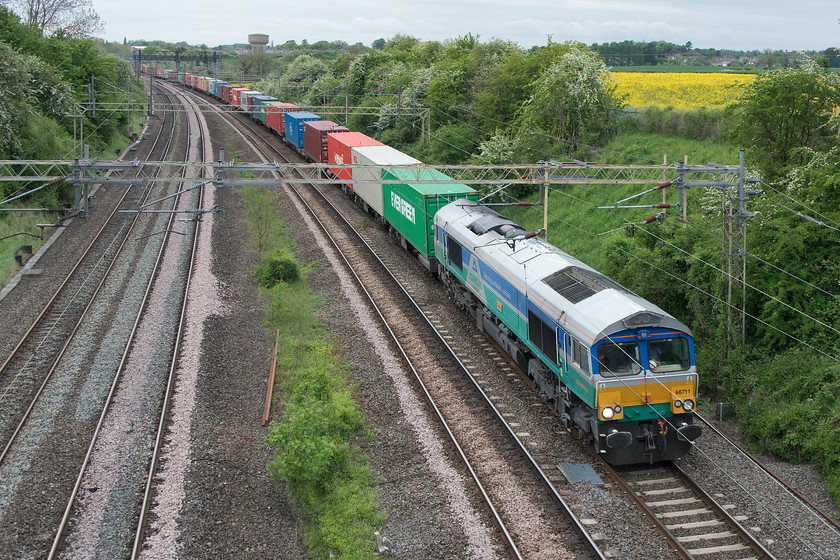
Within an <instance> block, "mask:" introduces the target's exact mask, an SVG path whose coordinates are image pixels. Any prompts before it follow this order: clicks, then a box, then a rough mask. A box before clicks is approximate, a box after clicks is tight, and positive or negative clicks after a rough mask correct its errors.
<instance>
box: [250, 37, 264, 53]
mask: <svg viewBox="0 0 840 560" xmlns="http://www.w3.org/2000/svg"><path fill="white" fill-rule="evenodd" d="M248 42H249V43H251V52H255V53H260V52H265V46H266V45H267V44H268V35H266V34H265V33H251V34H250V35H248Z"/></svg>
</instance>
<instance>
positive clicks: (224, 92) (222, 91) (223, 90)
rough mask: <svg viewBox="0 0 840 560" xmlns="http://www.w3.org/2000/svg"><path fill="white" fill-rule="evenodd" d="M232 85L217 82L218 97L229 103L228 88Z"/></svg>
mask: <svg viewBox="0 0 840 560" xmlns="http://www.w3.org/2000/svg"><path fill="white" fill-rule="evenodd" d="M232 87H233V86H232V85H230V84H219V99H221V100H222V101H224V102H225V103H230V88H232Z"/></svg>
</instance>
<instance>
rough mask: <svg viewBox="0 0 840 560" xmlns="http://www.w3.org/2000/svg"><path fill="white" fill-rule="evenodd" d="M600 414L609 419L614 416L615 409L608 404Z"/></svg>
mask: <svg viewBox="0 0 840 560" xmlns="http://www.w3.org/2000/svg"><path fill="white" fill-rule="evenodd" d="M601 416H603V417H604V420H610V419H611V418H612V417H613V416H615V411H614V410H613V409H611V408H610V407H608V406H607V407H604V410H602V411H601Z"/></svg>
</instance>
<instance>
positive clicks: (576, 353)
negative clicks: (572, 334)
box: [572, 338, 589, 373]
mask: <svg viewBox="0 0 840 560" xmlns="http://www.w3.org/2000/svg"><path fill="white" fill-rule="evenodd" d="M572 363H573V364H575V365H576V366H577V367H579V368H580V369H581V370H583V371H584V373H589V352H587V351H586V346H584V345H583V344H581V343H580V342H578V341H577V339H575V338H572Z"/></svg>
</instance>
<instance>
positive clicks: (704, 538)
mask: <svg viewBox="0 0 840 560" xmlns="http://www.w3.org/2000/svg"><path fill="white" fill-rule="evenodd" d="M241 120H246V119H244V118H243V119H241ZM248 127H249V128H250V129H251V132H250V133H249V134H250V135H252V136H259V135H260V134H261V133H262V134H264V133H265V131H263V130H257V125H254V124H251V123H249V125H248ZM240 134H242V133H240ZM243 137H244V135H243ZM252 141H253V142H259V143H262V142H263V140H258V139H256V138H252ZM267 145H268V143H266V147H265V148H264V149H266V150H268V149H272V150H274V149H275V148H268V147H267ZM277 156H279V152H273V155H272V156H264V162H266V163H267V162H268V161H269V160H271V159H275V157H277ZM281 159H282V158H281ZM312 190H314V188H313V189H308V188H307V189H301V194H302V195H303V196H306V193H309V192H311V191H312ZM323 190H325V191H335V192H337V191H338V189H334V188H331V187H325V188H324V189H323ZM327 196H328V197H331V198H332V197H333V194H328V195H327ZM307 202H308V203H310V204H312V205H313V211H312V212H310V215H314V216H318V217H319V218H322V219H323V218H324V217H325V216H326V215H328V214H329V212H330V211H328V210H327V209H325V208H323V207H320V206H318V207H317V208H318V209H314V208H315V206H314V205H315V202H314V201H312V200H311V199H307ZM318 204H320V203H318ZM363 219H365V220H367V222H366V223H362V222H356V224H355V225H356V229H357V230H358V231H359V234H360V236H361V237H362V238H365V239H366V240H367V241H368V242H369V243H370V245H371V246H374V247H375V249H374V251H375V252H376V253H377V254H378V255H379V257H380V258H381V260H382V261H383V262H384V263H385V268H388V269H390V270H393V271H396V273H395V275H396V276H398V277H399V283H400V284H402V285H403V287H404V289H406V290H407V291H408V292H410V293H412V295H413V296H414V297H415V299H416V300H417V301H418V305H420V308H421V309H423V311H422V313H425V314H426V316H428V317H429V318H430V323H432V324H433V325H434V324H435V323H437V325H435V327H436V330H437V331H438V333H437V334H429V333H423V334H413V335H412V334H402V335H401V334H399V333H398V332H397V331H399V330H400V329H402V327H401V326H400V327H398V328H393V329H392V331H394V336H395V337H397V338H399V337H400V336H402V338H403V339H405V340H408V341H409V342H408V343H407V344H406V345H405V346H406V348H404V350H403V352H404V353H405V355H406V356H407V357H409V359H411V358H412V354H413V353H415V352H417V349H415V348H411V346H412V345H413V346H416V345H417V343H416V341H417V340H428V339H429V338H431V337H437V338H439V339H442V340H444V341H447V342H449V341H453V340H454V341H456V342H455V344H457V340H461V341H462V342H463V343H464V344H466V345H468V346H469V345H472V346H474V347H477V348H480V349H481V351H483V352H484V353H486V354H487V355H488V356H493V358H491V359H492V360H494V361H496V360H498V361H497V362H496V364H499V372H501V375H502V376H504V377H507V378H509V379H511V380H519V379H520V378H519V374H518V373H517V372H515V371H514V370H512V369H510V368H509V367H507V368H506V367H505V366H504V361H505V359H504V358H503V357H501V355H500V354H495V353H494V352H495V350H494V349H493V345H492V344H489V343H488V341H486V340H483V338H481V337H478V338H475V337H472V336H463V335H464V334H465V331H464V330H461V328H460V327H459V326H454V327H453V323H451V322H450V321H446V322H443V321H440V320H437V319H433V318H434V317H437V316H438V310H437V309H435V305H436V304H435V303H434V301H436V300H435V298H434V297H430V295H429V293H428V290H427V289H426V288H424V287H423V286H418V287H417V288H416V289H413V288H412V287H411V285H412V283H413V282H414V280H412V275H411V274H405V273H404V271H406V270H407V269H409V268H411V267H414V268H417V264H416V263H414V262H413V260H412V259H411V258H409V257H407V255H406V254H405V253H404V252H402V251H399V250H398V249H396V245H395V244H394V243H390V244H388V243H385V244H383V243H382V242H381V237H382V236H381V232H379V231H375V230H377V227H376V226H375V225H374V224H373V222H371V221H370V220H369V219H368V218H363ZM325 229H326V230H327V231H329V232H331V233H333V234H335V232H338V231H340V228H339V227H338V226H336V225H334V224H333V223H330V224H329V225H326V227H325ZM344 236H345V234H344V233H341V234H338V235H337V237H339V238H340V237H344ZM337 243H342V244H343V243H347V244H348V245H349V246H351V247H352V246H353V245H359V243H358V242H357V241H356V242H354V241H349V242H348V241H346V240H341V239H339V240H337ZM348 260H351V261H352V265H350V268H352V269H354V270H355V269H361V268H362V267H364V266H367V265H366V264H365V263H367V259H365V258H364V257H362V258H361V259H360V260H356V258H351V257H348ZM383 282H384V280H383ZM424 290H425V291H424ZM375 291H376V292H379V291H380V290H375ZM384 291H386V292H387V291H388V290H384ZM376 297H380V296H378V295H377V296H376ZM383 301H385V303H384V304H383V305H382V307H383V308H385V309H388V308H392V307H399V306H398V305H397V304H395V303H394V300H391V299H385V300H383ZM383 313H384V311H383ZM403 314H404V315H406V316H408V315H409V314H411V315H412V316H413V317H414V318H415V319H416V318H417V317H418V316H419V315H418V312H417V311H414V312H410V311H403ZM461 326H463V325H461ZM453 335H456V336H453ZM473 349H475V348H473ZM429 353H430V352H429V351H428V349H427V348H426V347H424V348H422V349H421V350H420V351H419V354H414V356H415V357H416V356H417V355H419V356H421V357H420V359H419V360H418V361H421V362H422V361H424V360H425V359H427V355H428V354H429ZM455 354H456V355H458V356H471V355H470V354H464V350H463V349H460V348H459V349H457V350H456V351H455ZM456 361H457V360H456ZM460 362H461V364H460V366H457V367H455V369H454V370H452V372H453V373H450V374H449V376H461V377H462V378H463V379H464V381H463V383H461V382H459V383H456V384H455V385H457V387H455V390H453V391H451V392H452V393H453V394H456V395H458V398H460V400H461V401H462V402H469V403H470V406H471V407H479V406H485V405H484V404H479V403H484V402H489V403H490V405H489V406H488V410H490V409H493V408H495V409H496V411H495V412H493V413H492V415H490V414H489V413H488V415H487V416H485V417H484V418H483V422H484V423H487V422H490V421H491V420H492V417H493V416H501V417H504V418H505V419H506V423H507V425H508V430H509V431H510V432H512V433H513V434H514V435H515V436H516V437H517V438H518V439H519V440H520V442H519V444H512V443H507V444H505V443H499V444H498V445H499V446H500V448H503V449H505V451H506V452H508V454H511V453H518V454H522V451H521V450H524V453H525V454H533V455H534V458H535V460H536V463H537V464H538V465H539V466H538V469H537V470H541V471H542V474H543V477H544V478H546V479H547V480H548V481H549V482H550V483H551V486H552V487H553V488H554V489H555V490H554V491H555V492H556V491H557V490H556V489H557V488H560V492H559V493H560V494H562V495H563V496H567V495H569V494H570V493H571V490H570V489H569V488H568V487H567V486H565V485H564V484H563V482H562V481H558V477H557V474H556V472H552V471H554V469H555V468H556V462H555V461H554V459H553V456H551V454H549V453H543V452H542V451H541V450H540V449H538V448H535V446H534V444H533V443H531V442H529V438H528V434H527V433H524V434H523V433H522V432H524V430H523V429H522V425H528V424H526V423H525V422H521V423H520V422H519V420H518V419H519V416H517V415H516V414H509V413H508V412H507V411H506V410H505V408H507V407H510V408H517V406H516V405H514V406H512V407H511V406H510V405H508V404H507V403H503V404H502V406H499V407H496V403H499V402H500V400H499V393H501V391H500V390H499V384H498V383H496V382H495V380H494V379H492V378H493V377H496V376H498V373H491V372H490V371H488V370H487V369H486V368H484V367H483V366H482V365H481V364H476V363H475V360H474V359H473V358H472V357H466V358H465V359H460ZM447 367H448V366H447ZM459 367H460V369H458V368H459ZM415 369H416V370H418V375H419V371H420V369H422V368H415ZM439 369H441V370H443V369H444V368H443V367H439ZM456 371H457V372H458V373H454V372H456ZM464 372H467V373H464ZM470 376H471V377H473V378H474V379H475V382H477V384H478V386H479V387H487V388H488V389H487V390H484V389H481V390H479V391H478V392H484V393H485V395H484V396H483V397H479V396H475V397H468V396H465V395H466V391H468V387H469V385H474V384H475V383H473V382H472V381H469V382H468V381H466V379H467V378H468V377H470ZM421 377H422V376H421ZM429 385H430V386H432V391H434V390H435V387H433V385H434V384H433V383H430V384H429ZM437 389H438V390H440V388H439V387H438V388H437ZM450 390H451V387H448V388H445V389H443V390H442V392H444V393H445V392H447V391H450ZM537 400H538V399H537ZM533 405H534V406H538V407H539V406H542V404H541V403H538V402H534V403H533ZM441 408H443V407H441ZM542 410H545V408H544V407H543V408H542ZM492 421H494V420H492ZM520 436H521V437H520ZM500 441H501V440H500ZM465 447H466V446H465ZM537 447H538V446H537ZM535 449H536V450H535ZM465 453H467V452H466V451H465ZM599 468H600V467H599ZM532 469H533V467H527V466H523V465H514V466H512V467H510V471H508V472H509V473H515V475H516V477H519V476H520V474H521V473H523V472H525V471H528V470H532ZM648 476H649V478H647V479H644V481H643V483H642V484H641V485H640V486H639V490H640V491H641V492H662V495H668V494H670V493H672V492H673V493H679V492H689V493H693V494H692V496H693V497H691V498H677V499H689V500H695V499H697V500H700V502H701V503H704V502H703V500H702V498H700V497H699V496H698V492H696V491H694V490H677V489H676V488H669V487H668V484H670V481H668V482H662V481H660V482H656V481H655V478H654V477H653V476H652V475H651V473H648ZM666 478H668V479H675V480H676V479H677V477H676V476H675V475H673V474H670V475H667V477H666ZM658 484H659V485H661V486H657V485H658ZM488 486H492V485H488ZM686 488H687V487H686ZM491 500H492V498H491ZM647 501H651V502H654V503H655V501H654V500H650V499H649V500H647ZM658 501H660V502H666V504H663V505H662V506H657V507H676V506H677V504H674V503H670V504H668V502H669V500H666V499H663V500H658ZM712 502H714V500H712ZM689 503H694V502H693V501H692V502H689ZM493 508H495V509H497V510H500V511H502V510H503V509H504V508H503V507H498V508H496V507H495V506H493ZM488 509H490V508H489V507H488ZM693 509H697V510H703V512H704V513H705V514H706V516H707V518H706V519H703V518H700V519H696V520H686V519H683V517H682V515H683V512H679V513H678V512H677V511H676V510H674V511H666V512H665V513H667V514H674V515H672V516H670V517H669V516H664V519H671V520H672V521H673V522H670V523H668V522H666V523H665V525H670V527H666V528H665V529H666V530H665V533H677V535H675V536H674V542H675V543H678V544H675V545H673V548H674V549H680V548H681V549H683V550H684V551H685V554H687V555H686V556H683V557H698V558H712V559H717V558H726V559H729V558H753V557H755V558H772V557H773V556H772V555H771V553H770V552H769V551H768V550H766V549H765V548H764V547H763V546H762V545H761V544H760V543H759V544H758V545H757V546H754V545H749V544H746V541H749V540H750V538H749V537H741V536H738V530H737V527H736V526H737V525H738V523H737V521H738V520H737V519H735V520H734V521H735V523H734V525H732V526H729V525H724V527H726V528H718V529H715V530H709V531H705V532H704V529H703V527H704V524H706V523H709V525H710V526H712V524H711V523H710V522H711V519H710V518H708V517H710V516H711V517H715V518H717V517H723V515H722V514H719V513H717V512H716V511H715V510H714V508H713V506H708V507H706V506H704V507H703V508H701V507H696V508H693ZM708 512H711V513H708ZM698 515H699V513H698ZM501 517H502V518H503V517H504V515H503V514H502V515H501ZM651 518H652V519H655V518H656V515H654V514H651ZM589 521H590V522H591V521H592V520H589ZM751 522H752V520H751ZM502 523H504V519H503V520H502ZM693 523H696V524H698V525H691V524H693ZM715 523H717V522H715ZM655 524H657V523H655ZM718 527H720V526H718ZM595 530H597V528H596V529H595ZM501 532H502V533H504V532H505V531H501ZM507 532H508V533H509V534H511V535H512V538H513V539H514V541H515V539H516V538H517V536H518V535H517V531H516V529H514V530H508V531H507ZM732 535H735V536H732ZM602 539H603V537H600V538H599V539H598V540H599V543H598V544H600V545H601V547H602V548H604V547H610V546H611V543H606V544H604V543H603V542H601V541H602ZM680 539H682V541H680ZM753 540H754V539H753ZM730 541H739V542H730ZM711 543H716V544H714V545H711ZM707 545H708V546H707ZM747 546H749V547H750V548H744V547H747ZM510 548H511V550H514V549H519V548H520V547H519V546H518V545H516V543H515V542H514V545H513V546H512V547H510ZM521 548H522V549H523V550H525V551H526V552H525V553H524V554H523V555H524V556H528V555H530V554H531V553H532V552H533V549H530V548H527V545H526V546H525V547H521ZM513 554H514V555H515V554H516V553H513ZM631 556H632V554H631Z"/></svg>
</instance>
